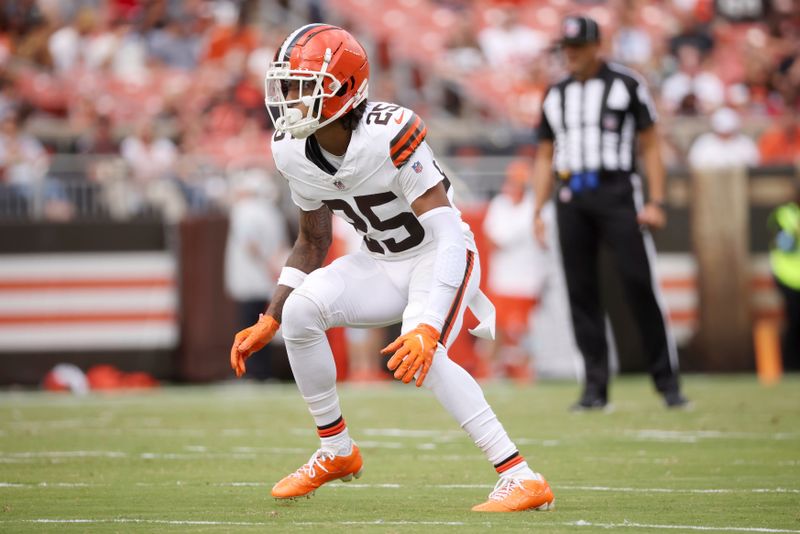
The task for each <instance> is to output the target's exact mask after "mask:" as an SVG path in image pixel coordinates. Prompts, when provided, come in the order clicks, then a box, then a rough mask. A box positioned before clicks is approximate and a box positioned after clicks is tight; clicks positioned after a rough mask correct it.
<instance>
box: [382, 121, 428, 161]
mask: <svg viewBox="0 0 800 534" xmlns="http://www.w3.org/2000/svg"><path fill="white" fill-rule="evenodd" d="M427 133H428V128H427V127H426V126H425V123H424V122H423V121H422V119H420V118H419V116H417V114H416V113H414V114H412V115H411V118H410V119H409V120H408V122H407V123H406V125H405V126H403V129H402V130H400V131H399V132H398V133H397V135H396V136H394V139H392V142H391V145H390V150H389V153H390V155H391V157H392V163H394V166H395V167H397V168H398V169H399V168H400V167H402V166H403V165H404V164H405V163H406V162H407V161H408V158H410V157H411V154H413V153H414V151H415V150H416V149H417V147H419V145H420V144H421V143H422V141H423V140H424V139H425V136H426V135H427Z"/></svg>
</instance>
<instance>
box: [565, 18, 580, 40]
mask: <svg viewBox="0 0 800 534" xmlns="http://www.w3.org/2000/svg"><path fill="white" fill-rule="evenodd" d="M563 30H564V37H567V38H569V39H573V38H575V37H577V36H578V34H579V33H580V32H581V25H580V23H579V22H578V21H577V20H575V19H567V20H565V21H564V28H563Z"/></svg>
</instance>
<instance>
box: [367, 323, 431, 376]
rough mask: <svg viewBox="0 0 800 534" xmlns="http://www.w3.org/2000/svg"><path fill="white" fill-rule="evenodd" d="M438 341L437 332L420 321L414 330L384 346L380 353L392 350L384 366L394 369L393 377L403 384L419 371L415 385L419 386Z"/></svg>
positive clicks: (429, 366)
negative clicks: (392, 353) (391, 354)
mask: <svg viewBox="0 0 800 534" xmlns="http://www.w3.org/2000/svg"><path fill="white" fill-rule="evenodd" d="M438 341H439V332H438V331H437V330H436V329H435V328H434V327H432V326H431V325H428V324H425V323H420V324H419V325H418V326H417V327H416V328H415V329H414V330H412V331H410V332H408V333H407V334H403V335H402V336H400V337H398V338H397V339H395V340H394V341H393V342H392V343H391V344H389V345H388V346H386V347H385V348H384V349H383V350H382V351H381V354H389V353H391V352H394V356H392V357H391V358H390V359H389V362H388V363H387V364H386V367H388V368H389V370H390V371H394V377H395V378H397V379H398V380H402V381H403V383H404V384H408V383H409V382H411V379H412V378H414V374H415V373H416V372H417V371H419V376H418V377H417V382H416V385H417V387H420V386H421V385H422V382H423V381H424V380H425V377H426V376H427V375H428V370H429V369H430V368H431V363H432V362H433V354H434V353H435V352H436V345H437V343H438Z"/></svg>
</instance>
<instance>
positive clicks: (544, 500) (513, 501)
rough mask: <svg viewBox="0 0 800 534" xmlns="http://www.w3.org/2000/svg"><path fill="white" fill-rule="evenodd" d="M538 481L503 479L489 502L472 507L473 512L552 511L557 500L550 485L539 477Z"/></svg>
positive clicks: (493, 491) (492, 493) (496, 486)
mask: <svg viewBox="0 0 800 534" xmlns="http://www.w3.org/2000/svg"><path fill="white" fill-rule="evenodd" d="M537 476H538V477H539V479H538V480H522V479H517V478H509V477H501V478H500V480H498V481H497V484H496V485H495V487H494V490H492V492H491V493H490V494H489V500H488V501H486V502H485V503H483V504H479V505H477V506H473V507H472V511H473V512H524V511H527V510H552V509H553V508H554V507H555V503H556V499H555V497H554V496H553V491H552V490H551V489H550V485H549V484H548V483H547V481H546V480H545V479H544V477H542V475H538V474H537Z"/></svg>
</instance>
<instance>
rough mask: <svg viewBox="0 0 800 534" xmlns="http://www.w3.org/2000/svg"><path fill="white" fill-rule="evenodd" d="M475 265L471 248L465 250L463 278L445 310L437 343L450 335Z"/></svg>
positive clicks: (444, 340) (445, 340) (443, 341)
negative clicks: (445, 314)
mask: <svg viewBox="0 0 800 534" xmlns="http://www.w3.org/2000/svg"><path fill="white" fill-rule="evenodd" d="M474 265H475V253H474V252H472V251H471V250H468V251H467V267H466V269H465V270H464V280H463V281H462V282H461V285H460V286H459V288H458V291H457V292H456V297H455V299H454V300H453V304H452V305H451V306H450V311H449V312H447V318H446V319H445V320H444V327H442V335H441V336H439V343H441V344H442V345H445V344H446V343H447V338H448V337H449V336H450V332H451V331H452V330H453V325H454V324H455V323H456V315H457V314H458V310H459V308H461V302H462V301H463V300H464V293H465V292H466V290H467V284H468V283H469V277H470V275H472V267H473V266H474Z"/></svg>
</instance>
